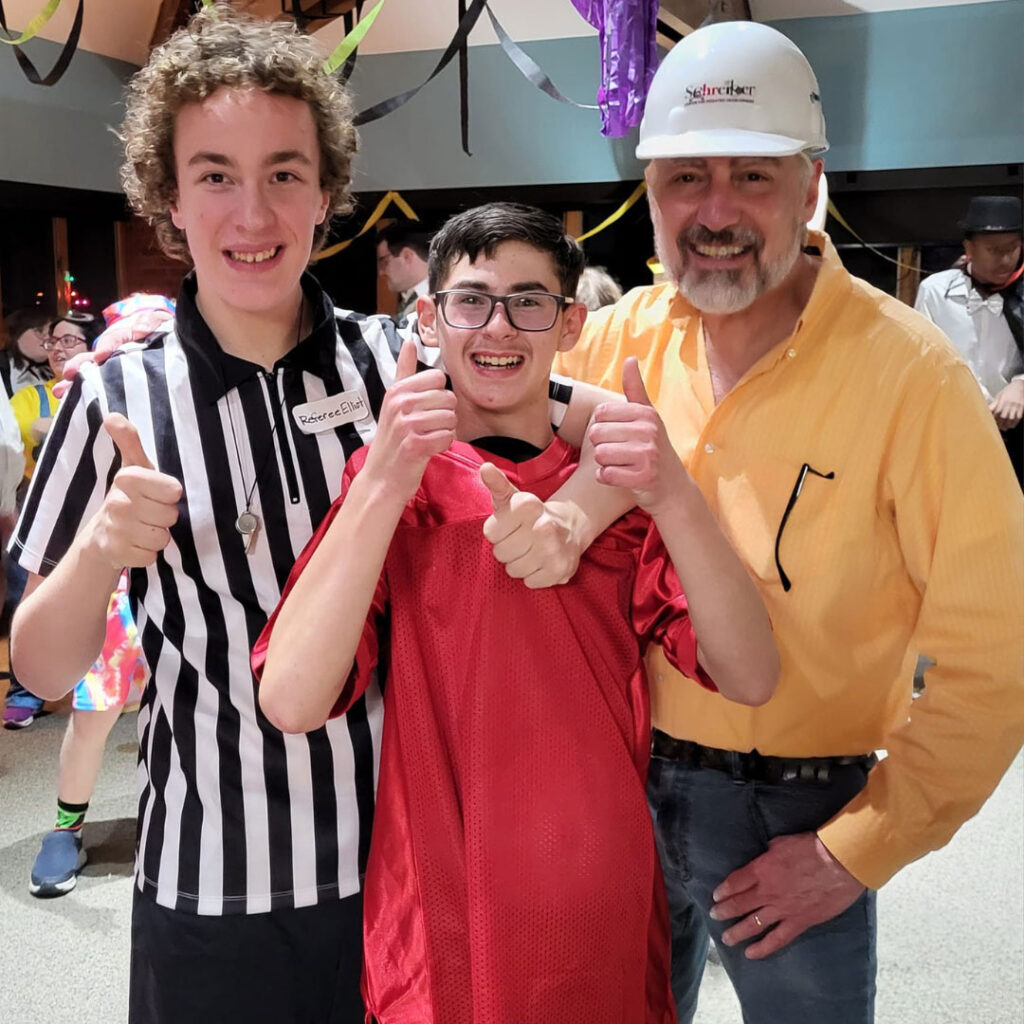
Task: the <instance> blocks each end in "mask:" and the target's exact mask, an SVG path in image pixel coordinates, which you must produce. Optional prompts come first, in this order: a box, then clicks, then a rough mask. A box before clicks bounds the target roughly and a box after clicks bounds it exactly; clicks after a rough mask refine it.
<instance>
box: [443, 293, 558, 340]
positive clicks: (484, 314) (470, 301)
mask: <svg viewBox="0 0 1024 1024" xmlns="http://www.w3.org/2000/svg"><path fill="white" fill-rule="evenodd" d="M499 302H500V303H501V304H502V305H503V306H504V307H505V315H506V316H507V317H508V320H509V323H510V324H511V325H512V326H513V327H515V328H516V329H517V330H520V331H546V330H548V329H549V328H550V327H552V326H554V323H555V320H556V319H557V317H558V310H559V309H560V308H561V306H562V300H561V297H560V296H558V295H551V294H550V293H548V292H520V293H519V294H517V295H488V294H486V293H485V292H475V291H458V290H455V291H449V292H445V293H444V295H443V296H442V303H443V305H442V312H443V313H444V318H445V320H446V321H447V323H448V325H449V326H450V327H467V328H474V327H483V326H484V324H486V323H488V322H489V321H490V319H491V316H492V315H493V313H494V307H495V305H497V303H499Z"/></svg>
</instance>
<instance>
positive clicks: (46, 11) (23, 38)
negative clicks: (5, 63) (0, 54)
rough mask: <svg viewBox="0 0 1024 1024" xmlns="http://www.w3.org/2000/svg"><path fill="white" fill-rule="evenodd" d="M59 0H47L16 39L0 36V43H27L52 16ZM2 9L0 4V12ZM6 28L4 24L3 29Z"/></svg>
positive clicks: (9, 44) (15, 44)
mask: <svg viewBox="0 0 1024 1024" xmlns="http://www.w3.org/2000/svg"><path fill="white" fill-rule="evenodd" d="M60 2H61V0H47V4H46V6H45V7H44V8H43V9H42V10H41V11H40V12H39V13H38V14H37V15H36V16H35V17H34V18H33V19H32V20H31V21H30V22H29V23H28V26H27V27H26V29H25V31H24V32H22V33H21V35H20V36H18V38H17V39H4V37H3V36H0V43H6V44H7V45H8V46H21V44H22V43H27V42H28V41H29V40H30V39H32V38H33V37H34V36H36V35H38V34H39V30H40V29H41V28H42V27H43V26H44V25H45V24H46V23H47V22H48V21H49V20H50V19H51V18H52V17H53V15H54V12H55V11H56V10H57V8H58V7H60ZM2 11H3V4H0V12H2ZM6 28H7V26H6V24H5V25H4V29H5V30H6Z"/></svg>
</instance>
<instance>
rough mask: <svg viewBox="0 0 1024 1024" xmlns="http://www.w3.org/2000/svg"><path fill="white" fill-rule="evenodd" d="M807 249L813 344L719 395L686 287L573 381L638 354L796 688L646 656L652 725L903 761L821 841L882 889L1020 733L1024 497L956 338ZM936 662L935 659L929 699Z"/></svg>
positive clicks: (622, 313) (630, 302) (602, 374)
mask: <svg viewBox="0 0 1024 1024" xmlns="http://www.w3.org/2000/svg"><path fill="white" fill-rule="evenodd" d="M811 244H812V245H816V246H817V247H818V249H819V251H821V252H822V253H823V257H822V263H821V267H820V271H819V274H818V277H817V281H816V283H815V287H814V290H813V293H812V295H811V298H810V301H809V302H808V304H807V307H806V309H805V310H804V313H803V316H802V317H801V319H800V321H799V322H798V324H797V327H796V329H795V331H794V332H793V334H792V335H791V336H790V337H789V338H787V339H786V340H785V341H783V342H781V343H780V344H779V345H777V346H776V347H775V348H774V349H772V350H771V351H770V352H768V353H767V354H766V355H765V356H764V357H763V358H762V359H760V360H759V361H758V362H757V363H756V364H755V365H754V366H753V367H752V368H751V369H750V371H749V372H748V373H747V374H746V375H745V376H744V377H743V379H742V380H740V381H739V382H738V383H737V384H736V386H735V387H734V388H733V389H732V390H731V391H730V392H729V393H728V394H726V395H725V396H724V397H723V398H722V400H721V401H720V402H719V403H718V404H717V405H716V404H715V401H714V395H713V392H712V386H711V376H710V373H709V370H708V366H707V356H706V352H705V348H704V341H703V335H702V331H701V325H700V317H699V314H698V313H697V312H696V311H695V310H694V309H693V308H692V307H690V306H689V305H688V304H687V303H686V301H685V300H684V299H683V298H682V297H681V296H680V295H679V293H678V292H677V290H676V288H675V287H674V286H673V285H671V284H665V285H656V286H653V287H649V288H640V289H635V290H634V291H631V292H630V293H629V294H627V295H626V296H625V297H624V298H623V299H622V300H621V301H620V302H619V303H618V304H617V305H616V306H614V307H609V308H608V309H605V310H602V311H600V312H598V313H597V314H595V315H594V316H593V317H592V318H591V319H589V320H588V321H587V325H586V327H585V329H584V333H583V337H582V339H581V340H580V342H579V343H578V344H577V346H576V348H575V349H574V350H573V351H571V352H568V353H566V354H564V355H563V356H562V357H560V360H559V362H558V364H557V366H556V369H557V371H558V372H560V373H565V374H568V375H570V376H573V377H575V378H577V379H578V380H584V381H588V382H591V383H594V384H599V385H601V386H603V387H606V388H610V389H614V390H621V370H622V364H623V362H624V361H625V359H626V358H627V357H628V356H630V355H635V356H637V357H638V360H639V363H640V368H641V371H642V372H643V376H644V380H645V382H646V385H647V390H648V393H649V394H650V396H651V399H652V401H653V402H654V403H655V405H656V406H657V409H658V412H659V413H660V414H661V416H662V418H663V420H664V421H665V425H666V427H667V429H668V432H669V436H670V437H671V439H672V442H673V444H674V446H675V448H676V451H677V452H678V453H679V455H680V457H681V458H682V459H683V461H684V462H685V464H686V465H687V467H688V468H689V471H690V473H691V474H692V476H693V478H694V480H695V481H696V482H697V484H698V485H699V486H700V488H701V491H702V492H703V494H704V496H705V498H706V499H707V500H708V503H709V504H710V506H711V508H712V510H713V511H714V512H715V514H716V516H717V517H718V520H719V522H720V523H721V524H722V526H723V528H724V530H725V532H726V534H727V535H728V537H729V539H730V541H731V542H732V544H733V545H734V547H735V548H736V550H737V551H738V552H739V554H740V557H741V558H742V560H743V562H744V563H745V564H746V566H747V568H748V570H749V571H750V573H751V575H752V576H753V578H754V580H755V582H756V583H757V584H758V587H759V589H760V592H761V595H762V597H763V598H764V601H765V604H766V606H767V608H768V612H769V614H770V616H771V620H772V624H773V628H774V630H775V637H776V641H777V643H778V646H779V652H780V656H781V661H782V675H781V680H780V683H779V688H778V691H777V693H776V695H775V697H773V698H772V700H771V701H769V702H768V704H766V705H764V706H763V707H757V708H751V707H746V706H743V705H739V704H733V703H730V702H728V701H726V700H724V699H723V698H722V697H720V696H718V695H717V694H712V693H709V692H706V691H704V690H702V689H701V688H700V687H697V686H694V685H693V684H692V683H690V682H689V681H688V680H686V679H684V678H683V677H681V676H679V675H678V673H676V672H675V671H674V670H673V669H672V667H671V666H670V665H669V664H668V662H667V661H666V659H665V657H664V655H663V653H662V652H661V650H660V648H652V649H651V651H650V653H649V655H648V661H647V664H648V674H649V676H650V681H651V694H652V709H653V718H654V724H655V725H656V726H657V727H658V728H659V729H662V730H664V731H665V732H668V733H671V734H672V735H674V736H679V737H682V738H686V739H692V740H696V741H697V742H699V743H703V744H705V745H707V746H713V747H722V748H725V749H729V750H742V751H749V750H753V749H757V750H759V751H760V752H761V753H763V754H773V755H780V756H794V757H796V756H806V757H811V756H836V755H842V754H862V753H867V752H869V751H872V750H877V749H881V748H885V749H886V750H887V751H888V757H887V758H886V759H885V760H884V761H883V762H882V764H880V765H879V767H877V768H876V769H875V770H874V771H873V772H872V773H871V776H870V778H869V782H868V785H867V788H866V789H865V790H864V792H863V793H862V794H860V795H859V796H858V797H856V798H855V799H854V800H853V801H852V802H851V803H850V804H849V805H848V806H847V807H846V808H844V810H843V811H842V812H841V813H840V814H839V815H838V816H837V817H836V818H834V819H833V820H832V821H831V822H829V823H828V824H827V825H825V826H824V827H823V828H822V829H820V830H819V835H820V836H821V838H822V840H823V842H825V844H826V845H827V846H828V848H829V849H830V850H831V852H832V853H833V854H834V855H835V856H836V857H837V858H838V859H839V861H840V862H841V863H842V864H843V865H844V866H845V867H846V868H847V869H848V870H849V871H850V872H851V873H852V874H854V875H855V876H856V877H857V878H858V879H860V881H861V882H863V883H864V884H866V885H869V886H872V887H878V886H879V885H881V884H882V883H884V882H885V881H887V880H888V879H889V877H891V876H892V875H893V874H894V873H895V872H896V871H897V870H898V869H899V868H900V867H902V866H903V865H904V864H906V863H908V862H910V861H911V860H914V859H915V858H917V857H919V856H921V855H923V854H924V853H926V852H928V851H929V850H931V849H935V848H936V847H938V846H941V845H942V844H943V843H945V842H946V841H947V840H948V839H949V838H950V836H952V834H953V833H954V832H955V831H956V829H957V828H958V827H959V826H960V825H961V824H962V823H963V821H965V820H966V819H967V818H968V817H970V816H971V815H972V814H974V813H975V812H976V811H977V810H978V808H979V807H980V806H981V804H982V803H983V802H984V800H985V798H986V797H987V796H988V794H989V793H990V792H991V790H992V789H993V787H994V786H995V784H996V783H997V781H998V780H999V778H1000V776H1001V775H1002V774H1003V772H1004V771H1005V770H1006V767H1007V766H1008V765H1009V763H1010V762H1011V760H1012V759H1013V757H1014V755H1015V754H1016V752H1017V750H1018V749H1019V748H1020V745H1021V742H1022V740H1024V501H1022V498H1021V493H1020V490H1019V488H1018V486H1017V483H1016V480H1015V478H1014V476H1013V473H1012V470H1011V468H1010V464H1009V460H1008V459H1007V458H1006V452H1005V450H1004V448H1003V445H1002V443H1001V442H1000V439H999V437H998V432H997V429H996V427H995V423H994V421H993V418H992V415H991V414H990V413H989V411H988V409H987V407H986V405H985V403H984V401H983V400H982V397H981V393H980V391H979V389H978V386H977V383H976V382H975V380H974V378H973V377H972V376H971V373H970V371H969V370H968V369H967V367H966V366H965V365H964V364H963V362H962V361H961V360H960V359H959V357H958V356H957V355H956V353H955V351H954V350H953V348H952V347H951V346H950V344H949V343H948V341H947V340H946V339H945V337H944V336H943V335H942V334H941V332H940V331H938V330H937V329H936V328H935V327H934V326H933V325H931V324H929V323H928V322H927V321H925V320H924V319H923V318H922V317H920V316H918V315H917V314H916V313H914V312H913V310H911V309H910V308H909V307H907V306H905V305H904V304H903V303H901V302H899V301H897V300H896V299H894V298H892V297H890V296H888V295H886V294H884V293H883V292H880V291H878V290H877V289H875V288H872V287H871V286H870V285H868V284H867V283H865V282H863V281H860V280H858V279H856V278H853V277H851V276H850V275H849V274H848V273H847V272H846V271H845V270H844V269H843V267H842V264H841V263H840V262H839V258H838V256H837V255H836V252H835V249H834V248H833V246H832V244H831V242H829V240H828V239H827V237H825V236H824V235H818V234H813V233H812V236H811ZM790 505H791V507H790V508H789V512H788V514H787V506H790ZM784 579H788V581H789V583H790V587H789V589H788V590H787V589H786V588H785V586H784V582H783V581H784ZM735 627H736V629H738V630H741V629H742V628H743V623H742V622H737V623H736V624H735ZM918 651H920V652H922V653H924V654H927V655H928V656H929V657H931V658H932V659H934V661H935V662H936V665H935V666H934V667H933V668H931V669H929V670H928V673H927V676H926V682H927V687H926V693H925V695H924V696H922V697H921V698H920V699H919V700H917V701H914V702H913V704H912V703H911V679H912V675H913V667H914V664H915V661H916V652H918Z"/></svg>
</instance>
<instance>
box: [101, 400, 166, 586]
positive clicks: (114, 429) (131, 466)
mask: <svg viewBox="0 0 1024 1024" xmlns="http://www.w3.org/2000/svg"><path fill="white" fill-rule="evenodd" d="M103 426H104V428H105V429H106V431H107V433H108V434H109V435H110V438H111V440H112V441H113V442H114V446H115V448H117V451H118V453H119V454H120V456H121V469H120V470H119V471H118V473H117V474H116V476H115V477H114V482H113V483H112V484H111V487H110V490H109V491H108V492H107V495H106V497H105V498H104V499H103V504H102V505H101V506H100V509H99V511H98V512H97V513H96V515H95V516H93V518H92V519H91V520H90V521H89V524H88V525H87V527H86V531H87V536H86V544H87V548H88V550H90V551H91V553H92V554H93V555H94V557H97V558H98V559H99V560H100V561H102V562H103V563H105V564H107V565H109V566H110V567H111V568H112V569H116V570H117V571H118V572H120V570H121V569H122V568H137V567H140V566H144V565H151V564H152V563H153V562H155V561H156V557H157V555H158V554H159V553H160V552H161V551H163V549H164V548H165V547H167V544H168V543H169V541H170V539H171V534H170V528H171V527H172V526H173V525H174V524H175V523H176V522H177V521H178V502H179V501H180V500H181V494H182V488H181V484H180V483H179V482H178V481H177V480H176V479H175V478H174V477H172V476H168V475H167V474H166V473H160V472H158V471H157V470H156V469H154V468H153V464H152V462H150V460H149V458H148V456H147V455H146V453H145V451H144V450H143V447H142V442H141V441H140V439H139V432H138V431H137V430H136V429H135V426H134V425H133V424H131V423H129V421H128V420H126V419H125V418H124V416H122V415H121V414H120V413H111V414H110V415H109V416H107V417H105V418H104V420H103Z"/></svg>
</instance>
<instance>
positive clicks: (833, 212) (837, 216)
mask: <svg viewBox="0 0 1024 1024" xmlns="http://www.w3.org/2000/svg"><path fill="white" fill-rule="evenodd" d="M828 212H829V213H830V214H831V215H832V217H833V219H834V220H835V221H836V222H837V223H839V224H841V225H842V226H843V227H844V228H846V230H847V231H849V232H850V234H851V235H853V237H854V238H856V239H857V241H858V242H860V244H861V245H863V246H864V248H865V249H870V250H871V251H872V252H873V253H874V254H875V255H876V256H881V257H882V259H883V260H888V261H889V262H890V263H895V264H896V266H897V267H902V268H903V269H904V270H912V271H914V273H915V274H920V273H921V268H920V267H915V266H914V265H913V264H911V263H902V262H901V261H900V260H894V259H893V258H892V257H891V256H887V255H886V254H885V253H884V252H882V251H881V249H876V248H875V247H874V246H873V245H872V244H871V243H870V242H865V241H864V239H863V238H861V237H860V235H858V234H857V232H856V231H854V230H853V228H852V227H850V224H849V221H847V219H846V218H845V217H844V216H843V215H842V214H841V213H840V212H839V211H838V210H837V209H836V205H835V203H833V202H832V200H831V199H830V200H829V201H828Z"/></svg>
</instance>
